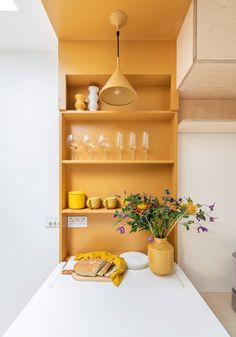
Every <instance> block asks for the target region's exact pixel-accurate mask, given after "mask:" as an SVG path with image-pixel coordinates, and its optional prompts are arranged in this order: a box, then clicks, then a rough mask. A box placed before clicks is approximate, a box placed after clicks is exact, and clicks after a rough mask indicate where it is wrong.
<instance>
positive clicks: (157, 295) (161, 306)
mask: <svg viewBox="0 0 236 337" xmlns="http://www.w3.org/2000/svg"><path fill="white" fill-rule="evenodd" d="M75 336H76V337H144V336H158V337H159V336H160V337H211V336H214V337H229V335H228V334H227V332H226V331H225V330H224V328H223V326H222V325H221V324H220V322H219V321H218V320H217V318H216V317H215V315H214V314H213V313H212V311H211V310H210V309H209V307H208V306H207V304H206V303H205V302H204V300H203V299H202V298H201V296H200V295H199V293H198V292H197V290H196V289H195V288H194V286H193V285H192V284H191V282H190V281H189V279H188V278H187V277H186V275H185V274H184V273H183V271H182V270H181V269H180V267H179V266H178V265H176V266H175V270H174V273H173V274H172V275H169V276H166V277H158V276H155V275H154V274H152V273H151V271H150V270H149V269H148V268H146V269H143V270H128V271H127V273H126V275H125V278H124V280H123V282H122V284H121V285H120V287H119V288H117V287H115V286H114V285H113V284H112V283H110V282H104V283H101V282H78V281H75V280H73V279H72V277H71V276H68V275H62V274H61V265H58V267H56V268H55V270H54V271H53V272H52V273H51V275H50V276H49V278H48V279H47V280H46V281H45V282H44V284H43V285H42V287H41V288H40V289H39V290H38V292H37V293H36V295H35V296H34V297H33V298H32V300H31V301H30V302H29V304H28V305H27V306H26V308H25V309H24V310H23V311H22V312H21V314H20V315H19V316H18V318H17V319H16V320H15V322H14V323H13V324H12V325H11V326H10V328H9V329H8V330H7V332H6V333H5V334H4V337H75Z"/></svg>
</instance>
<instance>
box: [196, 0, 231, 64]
mask: <svg viewBox="0 0 236 337" xmlns="http://www.w3.org/2000/svg"><path fill="white" fill-rule="evenodd" d="M235 37H236V1H235V0H198V1H197V58H198V60H236V43H235Z"/></svg>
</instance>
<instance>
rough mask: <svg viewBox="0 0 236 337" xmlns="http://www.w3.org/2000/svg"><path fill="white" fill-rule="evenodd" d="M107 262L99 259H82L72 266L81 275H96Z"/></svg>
mask: <svg viewBox="0 0 236 337" xmlns="http://www.w3.org/2000/svg"><path fill="white" fill-rule="evenodd" d="M106 264H107V261H104V260H101V259H87V260H86V259H83V260H80V261H78V262H77V263H76V264H75V266H74V271H75V272H76V273H77V274H78V275H81V276H96V275H97V273H98V272H99V271H100V270H101V269H102V268H103V267H104V266H105V265H106Z"/></svg>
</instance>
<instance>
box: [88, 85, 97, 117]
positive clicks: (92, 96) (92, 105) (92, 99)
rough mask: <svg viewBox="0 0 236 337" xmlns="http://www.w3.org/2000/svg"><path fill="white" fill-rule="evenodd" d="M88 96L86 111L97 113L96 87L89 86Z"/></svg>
mask: <svg viewBox="0 0 236 337" xmlns="http://www.w3.org/2000/svg"><path fill="white" fill-rule="evenodd" d="M88 90H89V96H88V102H89V104H88V109H89V110H90V111H97V110H98V108H99V106H98V99H99V97H98V92H99V89H98V87H96V86H94V85H91V86H90V87H89V88H88Z"/></svg>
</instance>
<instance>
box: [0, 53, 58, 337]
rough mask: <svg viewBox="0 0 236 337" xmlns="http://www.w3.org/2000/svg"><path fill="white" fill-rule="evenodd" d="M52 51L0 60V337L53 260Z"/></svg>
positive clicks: (55, 160) (10, 55) (54, 133)
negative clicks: (49, 224) (47, 223)
mask: <svg viewBox="0 0 236 337" xmlns="http://www.w3.org/2000/svg"><path fill="white" fill-rule="evenodd" d="M57 87H58V82H57V52H56V51H55V52H15V53H7V52H5V53H4V52H2V53H0V154H1V157H0V158H1V159H0V161H1V164H0V191H1V193H0V217H1V223H0V266H1V272H0V275H1V277H0V336H2V334H3V332H4V331H5V330H6V328H7V327H8V326H9V325H10V324H11V323H12V321H13V320H14V319H15V317H16V316H17V315H18V313H19V312H20V311H21V310H22V308H23V307H24V306H25V305H26V303H27V302H28V301H29V299H30V298H31V297H32V295H33V294H34V293H35V291H36V290H37V289H38V288H39V286H40V285H41V284H42V282H43V281H44V280H45V278H46V277H47V276H48V274H49V273H50V271H51V270H52V269H53V267H54V266H55V265H56V264H57V261H58V230H57V229H45V228H44V217H45V216H47V215H49V216H50V215H58V152H59V150H58V123H59V122H58V117H59V113H58V110H57V105H58V103H57V101H58V99H57Z"/></svg>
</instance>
